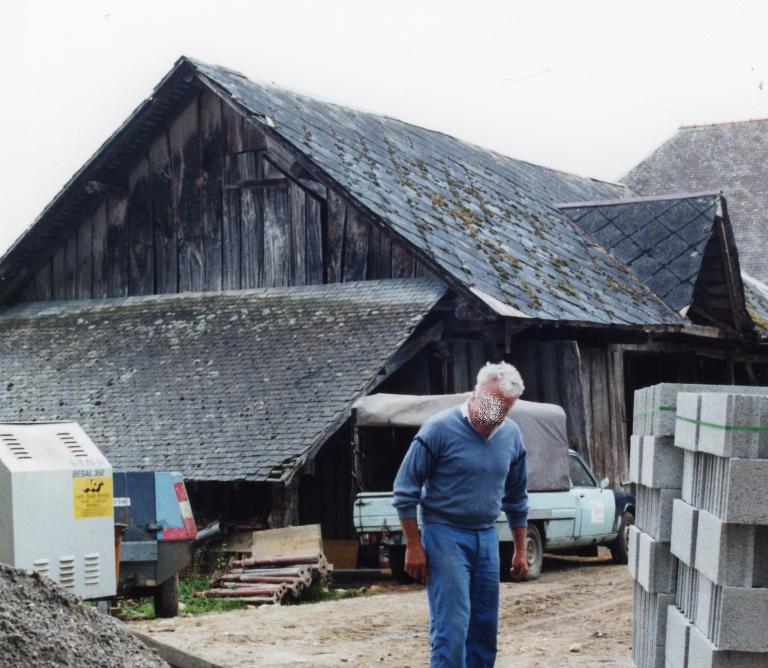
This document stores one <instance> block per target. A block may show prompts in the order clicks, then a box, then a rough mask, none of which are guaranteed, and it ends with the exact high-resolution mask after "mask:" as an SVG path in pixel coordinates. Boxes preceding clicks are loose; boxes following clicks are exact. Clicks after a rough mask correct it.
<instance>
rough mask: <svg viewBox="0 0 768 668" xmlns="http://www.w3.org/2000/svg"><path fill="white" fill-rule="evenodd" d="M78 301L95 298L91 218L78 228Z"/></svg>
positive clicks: (76, 286)
mask: <svg viewBox="0 0 768 668" xmlns="http://www.w3.org/2000/svg"><path fill="white" fill-rule="evenodd" d="M76 247H77V260H76V263H77V270H76V272H75V275H76V276H77V279H76V280H77V283H76V285H75V298H76V299H91V297H92V296H93V218H92V217H91V216H89V217H88V218H86V219H85V220H84V221H83V222H81V223H80V226H79V227H78V228H77V246H76Z"/></svg>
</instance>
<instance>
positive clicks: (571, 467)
mask: <svg viewBox="0 0 768 668" xmlns="http://www.w3.org/2000/svg"><path fill="white" fill-rule="evenodd" d="M468 397H469V395H468V394H463V395H440V396H437V397H411V396H408V395H371V396H370V397H364V398H363V399H361V400H359V401H358V402H356V404H355V406H354V407H353V408H354V410H353V433H354V441H355V476H356V479H357V480H358V484H359V485H360V486H361V488H362V489H363V490H365V483H366V481H367V480H370V481H371V482H372V483H373V484H378V485H379V487H381V486H383V485H384V484H386V483H385V482H384V480H386V479H389V486H388V489H379V490H375V491H374V490H371V491H367V490H366V491H361V492H359V493H358V494H357V496H356V498H355V500H354V502H353V503H354V508H353V515H354V523H355V529H356V531H357V533H358V536H359V537H360V539H361V542H363V543H366V544H370V543H381V544H384V545H386V546H387V549H388V552H389V560H390V564H391V567H392V572H393V574H394V576H395V577H396V578H397V579H398V580H401V581H407V580H408V576H407V575H406V574H405V572H404V569H403V564H404V560H405V545H404V541H403V535H402V531H401V529H400V522H399V519H398V516H397V512H396V510H395V508H394V507H393V506H392V491H391V489H392V487H391V485H392V482H393V481H394V475H395V473H396V471H397V466H399V462H400V461H402V457H403V455H404V454H405V451H404V449H403V446H404V444H405V442H406V441H407V442H408V443H409V442H410V439H411V438H412V437H413V435H414V434H415V433H416V430H417V429H418V427H419V426H420V425H421V424H422V422H424V421H425V420H426V419H428V418H429V417H431V415H434V414H435V413H437V412H439V411H440V410H446V409H450V408H451V407H455V406H458V404H459V403H461V402H463V401H465V400H466V399H467V398H468ZM509 417H510V418H511V419H514V420H515V421H516V422H517V424H518V426H519V427H520V430H521V432H522V436H523V441H524V443H525V446H526V451H527V455H528V468H529V473H528V504H529V513H528V532H527V543H526V550H527V553H528V562H529V576H528V577H529V579H535V578H537V577H538V576H539V575H540V573H541V567H542V562H543V553H544V552H545V551H547V552H554V553H562V554H577V555H583V556H592V555H596V554H597V547H598V546H599V545H606V546H608V547H609V548H610V550H611V554H612V556H613V559H614V561H616V562H617V563H626V559H627V540H628V533H629V525H631V524H633V523H634V497H633V496H632V495H630V494H627V493H625V492H623V491H620V490H611V489H609V481H608V480H607V479H604V480H602V481H598V479H597V477H596V476H595V474H594V473H593V472H592V470H591V469H590V468H589V466H588V465H587V463H586V461H585V460H584V458H583V457H582V456H581V455H580V454H579V453H577V452H575V451H574V450H571V449H569V448H568V444H567V438H566V435H565V433H566V432H565V413H564V411H563V410H562V408H560V407H559V406H554V405H552V404H540V403H536V402H527V401H522V400H518V402H517V403H516V404H515V407H514V408H513V409H512V411H511V412H510V416H509ZM381 429H386V431H387V432H389V433H388V434H384V433H382V432H381V431H380V430H381ZM371 430H373V431H371ZM377 430H379V432H378V433H377ZM402 431H404V432H405V433H398V432H402ZM384 436H386V437H387V438H384ZM385 443H389V444H390V445H391V447H392V449H393V450H394V451H395V452H396V453H397V455H398V461H397V466H394V465H393V462H391V461H390V462H389V463H388V465H387V464H386V463H385V462H386V459H387V458H386V457H383V456H382V455H383V453H382V451H381V450H382V448H384V447H386V445H384V444H385ZM371 448H373V449H375V450H376V452H375V454H371ZM371 465H372V466H373V467H374V468H375V471H371ZM366 473H368V476H367V478H366ZM372 473H373V475H371V474H372ZM496 527H497V530H498V534H499V554H500V557H501V559H500V561H501V569H500V570H501V573H500V575H501V577H502V579H507V577H508V573H509V565H510V564H511V558H512V553H513V550H514V544H513V542H512V533H511V531H510V529H509V527H508V525H507V522H506V518H505V516H504V515H503V513H502V514H501V515H500V516H499V518H498V519H497V521H496Z"/></svg>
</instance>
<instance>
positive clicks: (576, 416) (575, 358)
mask: <svg viewBox="0 0 768 668" xmlns="http://www.w3.org/2000/svg"><path fill="white" fill-rule="evenodd" d="M558 345H559V349H560V350H559V355H558V357H559V365H558V367H559V368H558V382H559V384H560V388H561V391H560V405H561V406H562V407H563V409H564V410H565V415H566V418H567V424H568V440H569V441H570V445H571V447H572V448H573V449H574V450H576V451H577V452H580V453H581V454H582V455H584V456H585V457H586V458H587V460H588V461H589V462H590V463H591V453H590V451H589V447H588V443H589V441H588V439H587V432H586V419H585V414H584V394H583V392H584V388H583V386H582V373H581V357H580V355H579V346H578V344H577V343H576V341H560V342H558Z"/></svg>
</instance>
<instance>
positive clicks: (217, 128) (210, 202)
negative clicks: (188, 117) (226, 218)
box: [200, 91, 224, 291]
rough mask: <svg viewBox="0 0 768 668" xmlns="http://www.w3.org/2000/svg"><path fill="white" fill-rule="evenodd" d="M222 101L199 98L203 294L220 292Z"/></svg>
mask: <svg viewBox="0 0 768 668" xmlns="http://www.w3.org/2000/svg"><path fill="white" fill-rule="evenodd" d="M221 105H222V102H221V98H219V97H218V96H217V95H215V94H214V93H212V92H210V91H206V92H204V93H203V94H202V95H201V97H200V145H201V151H200V152H201V170H202V172H201V180H202V186H201V188H200V215H201V216H202V220H201V227H202V235H203V261H204V269H203V290H213V291H218V290H221V289H222V285H223V275H222V262H223V260H222V215H223V214H222V172H223V168H224V155H223V142H224V138H223V120H222V111H221Z"/></svg>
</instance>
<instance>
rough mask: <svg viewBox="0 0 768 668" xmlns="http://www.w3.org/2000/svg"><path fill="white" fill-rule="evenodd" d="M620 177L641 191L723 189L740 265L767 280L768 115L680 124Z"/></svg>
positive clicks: (661, 192)
mask: <svg viewBox="0 0 768 668" xmlns="http://www.w3.org/2000/svg"><path fill="white" fill-rule="evenodd" d="M622 181H624V182H625V183H626V184H627V185H628V186H630V188H631V189H632V190H634V191H635V192H637V193H638V194H643V195H661V194H665V193H677V192H685V191H688V192H691V191H701V190H722V191H723V193H724V194H725V196H726V197H727V198H728V202H729V214H730V217H731V222H732V224H733V229H734V235H735V237H736V246H737V248H738V250H739V260H740V262H741V266H742V267H743V268H744V270H745V271H746V272H747V273H748V274H750V275H752V276H754V277H756V278H758V279H759V280H761V281H763V282H766V281H768V259H766V258H768V234H766V223H768V216H767V215H766V212H768V119H761V120H750V121H744V122H739V123H722V124H718V125H701V126H691V127H682V128H680V129H679V130H678V131H677V133H676V134H675V135H674V136H673V137H672V138H671V139H669V140H667V141H666V142H664V143H663V144H662V145H661V146H660V147H659V148H657V149H656V150H655V151H654V152H653V153H652V154H651V155H650V156H649V157H647V158H646V159H645V160H643V161H642V162H641V163H640V164H639V165H637V166H636V167H635V168H633V169H632V170H631V171H630V172H629V173H628V174H627V175H626V176H625V177H624V178H623V179H622Z"/></svg>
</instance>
